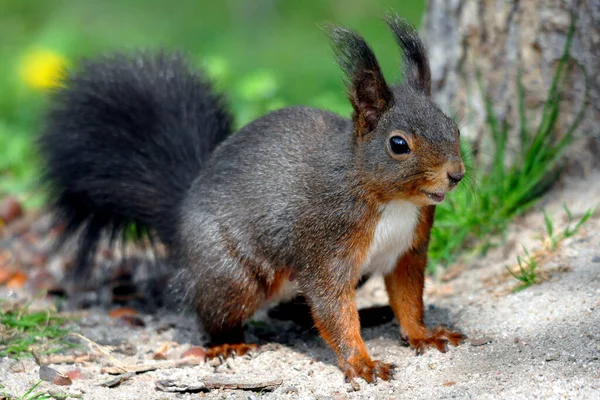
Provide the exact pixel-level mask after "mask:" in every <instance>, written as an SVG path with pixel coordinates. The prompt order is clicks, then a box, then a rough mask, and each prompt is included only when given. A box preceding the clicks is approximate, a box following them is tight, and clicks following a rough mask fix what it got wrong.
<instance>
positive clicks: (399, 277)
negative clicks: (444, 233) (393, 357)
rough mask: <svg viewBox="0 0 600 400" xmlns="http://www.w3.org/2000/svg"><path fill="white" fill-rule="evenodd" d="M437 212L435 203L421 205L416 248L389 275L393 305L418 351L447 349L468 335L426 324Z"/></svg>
mask: <svg viewBox="0 0 600 400" xmlns="http://www.w3.org/2000/svg"><path fill="white" fill-rule="evenodd" d="M434 214H435V206H427V207H423V208H421V215H420V221H419V223H418V225H417V227H416V232H415V239H414V243H413V246H412V249H411V250H410V251H409V252H407V253H406V254H404V255H403V256H402V257H401V258H400V260H399V261H398V265H397V266H396V268H395V269H394V271H393V272H392V273H391V274H389V275H387V276H386V277H385V286H386V289H387V292H388V295H389V298H390V306H391V307H392V310H393V311H394V314H395V315H396V318H397V319H398V321H399V322H400V325H401V327H402V331H403V333H404V334H405V335H406V336H407V337H408V341H409V344H410V345H411V347H413V348H414V349H415V350H416V351H417V353H418V354H421V353H422V352H423V351H424V349H425V348H426V347H430V346H435V347H437V348H438V349H439V350H440V351H442V352H445V351H446V346H447V343H448V342H450V343H451V344H452V345H454V346H457V345H458V344H459V343H460V341H461V340H462V339H463V338H464V336H463V335H462V334H461V333H459V332H453V331H450V330H448V329H446V328H444V327H437V328H435V329H434V330H433V331H430V330H429V329H427V327H426V326H425V324H424V323H423V288H424V285H425V267H426V266H427V248H428V245H429V235H430V232H431V227H432V225H433V217H434Z"/></svg>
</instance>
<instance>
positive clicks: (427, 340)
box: [408, 326, 466, 355]
mask: <svg viewBox="0 0 600 400" xmlns="http://www.w3.org/2000/svg"><path fill="white" fill-rule="evenodd" d="M465 338H466V336H465V335H463V334H462V333H460V332H458V331H452V330H450V329H448V328H446V327H444V326H438V327H436V328H435V329H433V330H432V331H430V332H429V334H428V335H426V336H424V337H411V338H409V339H408V344H410V347H412V348H413V349H415V351H416V353H417V355H421V354H423V353H424V352H425V349H426V348H427V347H436V348H437V349H438V350H439V351H441V352H442V353H445V352H446V351H448V343H450V344H451V345H452V346H458V345H459V344H460V343H461V342H462V341H463V340H464V339H465Z"/></svg>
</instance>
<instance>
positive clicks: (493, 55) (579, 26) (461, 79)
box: [423, 0, 600, 173]
mask: <svg viewBox="0 0 600 400" xmlns="http://www.w3.org/2000/svg"><path fill="white" fill-rule="evenodd" d="M571 13H573V15H574V16H575V18H576V20H575V32H574V35H573V40H572V44H571V47H570V55H571V58H572V60H570V61H569V62H568V70H567V75H566V81H565V85H564V86H563V91H562V96H561V103H560V104H561V107H560V110H561V113H560V118H559V121H558V130H557V133H559V134H560V132H565V131H566V129H567V128H568V126H569V125H570V124H571V123H572V122H573V120H574V119H575V116H576V115H577V113H578V112H579V110H580V109H581V107H582V105H585V106H586V110H585V116H584V119H583V121H582V123H581V125H580V126H579V128H578V129H577V131H576V132H575V137H576V138H578V140H577V142H576V143H575V144H574V145H573V146H572V147H571V148H570V149H569V151H568V158H569V160H570V161H571V162H570V167H571V168H572V170H573V169H575V168H573V167H577V168H576V171H577V172H580V173H581V172H583V173H586V172H587V171H588V170H589V169H590V168H592V167H594V166H598V165H600V128H599V127H600V74H599V71H600V68H599V67H600V0H495V1H493V0H480V1H477V0H429V1H428V4H427V9H426V14H425V19H424V23H423V36H424V40H425V42H426V43H427V45H428V49H429V53H430V57H431V67H432V75H433V76H432V79H433V81H432V92H433V93H434V97H435V99H436V101H437V102H438V103H439V104H440V105H441V106H442V108H443V109H444V110H445V111H446V112H448V113H449V114H450V115H456V116H457V117H458V118H459V119H461V122H460V124H459V125H460V126H461V134H462V133H464V134H465V136H466V137H467V138H469V139H471V140H474V141H475V143H476V146H480V147H481V148H480V151H481V154H492V151H491V150H490V146H491V143H490V140H489V139H486V138H489V137H490V135H489V128H488V127H487V124H486V118H487V114H486V104H485V100H484V98H485V96H489V98H490V99H491V103H492V104H493V109H494V113H495V115H496V117H497V118H498V119H499V121H500V122H501V123H502V122H507V123H508V124H509V126H510V127H511V129H510V131H509V145H510V144H512V146H516V145H517V144H518V138H519V133H518V130H519V96H518V84H517V82H518V74H519V71H520V73H521V77H522V78H521V81H522V83H523V86H524V90H525V96H524V99H525V108H526V111H527V125H528V127H529V128H530V129H531V130H532V131H533V130H535V129H536V128H537V126H538V125H539V122H540V119H541V115H542V113H541V111H542V108H543V105H544V102H545V101H546V99H547V98H548V93H549V90H550V87H551V85H552V80H553V78H554V76H555V72H556V68H557V65H558V62H559V60H560V59H561V56H562V53H563V50H564V48H565V43H566V39H567V33H568V31H569V27H570V24H571ZM582 68H583V69H584V70H585V71H586V72H587V74H588V77H587V88H588V90H589V97H588V99H589V103H586V101H585V95H584V93H585V87H586V77H585V74H584V72H583V71H582ZM478 76H480V78H481V79H480V81H478ZM479 82H481V83H482V85H481V86H482V87H480V85H479ZM486 132H487V133H486Z"/></svg>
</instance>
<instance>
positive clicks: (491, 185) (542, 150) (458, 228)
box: [430, 22, 588, 270]
mask: <svg viewBox="0 0 600 400" xmlns="http://www.w3.org/2000/svg"><path fill="white" fill-rule="evenodd" d="M574 27H575V25H574V22H573V23H572V24H571V28H570V30H569V33H568V35H567V40H566V44H565V47H564V51H563V54H562V57H561V59H560V61H559V63H558V66H557V68H556V73H555V75H554V79H553V82H552V85H551V88H550V91H549V93H548V97H547V100H546V103H545V106H544V110H543V115H542V119H541V121H540V123H539V125H538V126H537V128H536V129H531V128H530V127H529V126H528V123H527V121H528V118H527V115H526V111H525V105H524V99H525V93H524V88H523V85H522V82H521V76H520V74H519V76H518V79H517V85H518V94H519V96H518V100H517V101H518V103H517V104H516V105H515V106H516V107H517V108H518V110H519V121H518V131H519V138H520V146H519V148H518V150H517V151H516V154H514V161H513V162H512V163H510V164H507V163H506V158H507V151H508V149H507V141H508V134H509V131H510V128H511V126H510V125H509V123H508V121H506V120H505V121H503V122H500V121H499V120H498V118H497V117H496V115H495V113H494V110H493V105H492V102H491V99H490V98H489V97H488V96H485V103H486V111H487V116H488V117H487V118H488V119H487V125H488V128H489V130H490V134H491V136H492V139H493V143H494V148H495V151H494V154H493V155H492V159H491V164H490V165H481V163H480V162H479V160H473V159H472V158H471V157H470V156H469V151H467V150H465V151H464V153H465V164H466V166H467V171H468V175H470V177H469V178H470V179H467V181H466V182H465V183H464V184H462V185H461V186H459V189H458V190H457V192H456V193H454V194H453V195H452V196H450V198H449V199H448V201H447V202H445V203H442V204H441V205H440V206H438V210H437V214H436V223H435V226H434V229H433V232H432V242H431V247H430V257H431V263H430V268H431V269H432V270H435V268H436V267H437V265H438V264H447V263H449V262H452V261H454V260H455V259H456V257H457V256H458V255H460V254H461V251H462V250H464V249H465V248H472V249H475V250H477V251H478V252H485V250H487V249H488V248H489V246H491V245H492V244H493V242H492V238H493V237H494V235H497V234H500V233H503V232H504V231H505V229H506V227H507V226H508V224H509V222H510V221H511V220H512V219H513V218H514V217H516V216H518V215H520V214H522V213H524V212H525V211H527V210H528V209H529V208H531V206H532V205H533V204H534V203H535V201H536V200H538V199H539V198H540V197H541V196H542V195H543V194H544V193H545V192H546V191H547V190H548V189H549V188H550V187H551V185H552V183H554V182H555V180H556V178H557V177H558V175H559V173H560V168H559V161H560V158H561V155H562V154H563V152H564V150H565V149H566V148H567V146H568V145H569V144H570V143H571V142H572V140H573V133H574V132H575V130H576V129H577V127H578V126H579V124H580V122H581V120H582V118H583V114H584V111H585V108H586V107H587V103H584V104H583V105H582V107H581V109H580V111H579V113H578V115H577V116H576V118H575V119H574V121H573V122H572V124H571V125H570V126H569V127H568V129H567V130H566V131H565V132H557V122H558V120H559V116H560V109H559V103H560V100H561V92H562V88H563V85H564V80H565V77H566V72H567V63H568V61H569V60H570V56H569V49H570V46H571V40H572V37H573V32H574ZM584 72H585V71H584ZM480 85H481V90H482V92H484V89H483V83H482V77H480ZM587 89H588V88H587V87H586V92H587ZM586 99H587V93H586Z"/></svg>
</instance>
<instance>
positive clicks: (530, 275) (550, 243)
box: [506, 204, 600, 292]
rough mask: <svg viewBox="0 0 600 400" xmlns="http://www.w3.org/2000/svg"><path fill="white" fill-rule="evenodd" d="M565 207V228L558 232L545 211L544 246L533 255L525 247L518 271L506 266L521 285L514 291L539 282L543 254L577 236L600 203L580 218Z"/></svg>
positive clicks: (554, 249)
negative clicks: (576, 217) (539, 268)
mask: <svg viewBox="0 0 600 400" xmlns="http://www.w3.org/2000/svg"><path fill="white" fill-rule="evenodd" d="M563 207H564V209H565V212H566V215H567V226H566V227H565V229H564V230H563V231H562V232H560V233H556V231H555V228H554V222H553V221H552V218H550V216H549V215H548V214H547V213H546V212H545V211H544V225H545V228H546V235H545V237H542V239H541V240H542V246H543V247H544V248H542V250H541V251H540V252H538V253H537V254H535V255H532V254H531V253H530V252H529V250H527V249H526V248H525V247H523V251H524V252H525V255H524V256H520V255H519V256H517V263H518V266H519V269H518V270H517V271H513V270H512V269H510V268H509V267H508V266H506V270H507V271H508V272H509V273H510V274H511V275H512V276H513V277H514V278H515V279H517V280H518V281H519V285H518V286H517V287H515V288H514V289H513V292H518V291H521V290H523V289H526V288H528V287H529V286H531V285H533V284H536V283H538V282H539V280H540V277H539V270H538V267H539V261H540V259H541V258H542V256H545V255H547V254H552V253H554V252H555V251H556V250H557V249H558V245H559V244H560V242H562V241H563V240H565V239H567V238H570V237H573V236H575V234H577V232H579V229H580V228H581V226H582V225H583V224H585V223H586V222H587V221H588V220H589V219H590V218H591V217H592V216H593V215H594V214H595V213H596V212H597V211H598V209H600V205H599V206H597V207H596V208H590V209H588V210H586V212H585V213H583V215H582V216H581V218H579V220H575V218H574V217H573V214H572V213H571V210H569V208H568V207H567V205H566V204H565V205H564V206H563Z"/></svg>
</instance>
